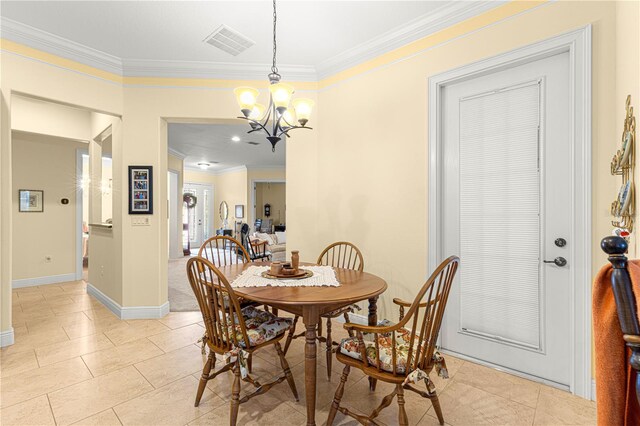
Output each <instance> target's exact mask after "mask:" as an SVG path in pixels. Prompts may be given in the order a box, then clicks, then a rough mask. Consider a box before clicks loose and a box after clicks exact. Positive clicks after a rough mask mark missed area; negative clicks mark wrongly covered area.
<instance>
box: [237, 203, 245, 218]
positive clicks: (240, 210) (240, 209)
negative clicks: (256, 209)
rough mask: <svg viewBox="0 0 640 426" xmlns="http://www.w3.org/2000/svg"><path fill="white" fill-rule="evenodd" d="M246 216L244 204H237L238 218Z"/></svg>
mask: <svg viewBox="0 0 640 426" xmlns="http://www.w3.org/2000/svg"><path fill="white" fill-rule="evenodd" d="M243 217H244V204H236V219H242V218H243Z"/></svg>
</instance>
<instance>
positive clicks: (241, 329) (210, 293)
mask: <svg viewBox="0 0 640 426" xmlns="http://www.w3.org/2000/svg"><path fill="white" fill-rule="evenodd" d="M187 276H188V277H189V283H190V284H191V288H192V289H193V292H194V294H195V296H196V299H197V300H198V305H199V306H200V311H201V312H202V319H203V321H204V325H205V328H206V330H207V339H208V340H209V342H210V343H211V346H212V348H213V350H214V351H215V352H216V353H219V354H224V353H225V352H228V351H230V350H231V349H232V348H233V347H234V346H238V345H240V344H243V345H244V347H246V348H248V347H249V338H248V337H247V331H246V325H245V323H244V318H243V316H242V311H241V308H240V303H239V302H238V298H237V297H236V295H235V293H234V291H233V288H232V287H231V285H230V284H229V282H228V281H227V279H226V278H225V276H224V275H222V273H221V272H220V271H219V270H218V268H216V267H215V265H213V263H211V262H210V261H208V260H207V259H205V258H203V257H199V256H198V257H192V258H191V259H189V260H188V261H187Z"/></svg>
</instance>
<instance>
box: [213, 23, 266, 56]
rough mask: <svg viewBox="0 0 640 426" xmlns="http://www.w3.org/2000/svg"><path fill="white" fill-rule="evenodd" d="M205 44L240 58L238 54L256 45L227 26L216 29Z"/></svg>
mask: <svg viewBox="0 0 640 426" xmlns="http://www.w3.org/2000/svg"><path fill="white" fill-rule="evenodd" d="M204 42H206V43H209V44H210V45H212V46H214V47H217V48H218V49H220V50H224V51H225V52H227V53H228V54H230V55H233V56H238V54H240V53H242V52H244V51H245V50H247V49H248V48H250V47H251V46H253V45H254V44H256V43H255V42H253V41H251V40H249V39H248V38H247V37H245V36H243V35H242V34H240V33H239V32H237V31H236V30H233V29H231V28H229V27H227V26H226V25H220V26H219V27H218V28H216V30H215V31H214V32H213V33H211V34H209V36H207V38H205V39H204Z"/></svg>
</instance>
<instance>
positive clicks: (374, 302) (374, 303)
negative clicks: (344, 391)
mask: <svg viewBox="0 0 640 426" xmlns="http://www.w3.org/2000/svg"><path fill="white" fill-rule="evenodd" d="M368 320H369V325H378V296H376V297H372V298H371V299H369V318H368ZM376 383H378V381H377V380H376V379H374V378H373V377H371V376H369V390H371V391H375V390H376Z"/></svg>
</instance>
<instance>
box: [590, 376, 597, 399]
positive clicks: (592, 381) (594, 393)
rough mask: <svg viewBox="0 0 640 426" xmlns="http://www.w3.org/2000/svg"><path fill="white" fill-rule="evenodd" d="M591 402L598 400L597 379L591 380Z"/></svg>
mask: <svg viewBox="0 0 640 426" xmlns="http://www.w3.org/2000/svg"><path fill="white" fill-rule="evenodd" d="M591 400H592V401H595V400H596V379H593V380H591Z"/></svg>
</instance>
